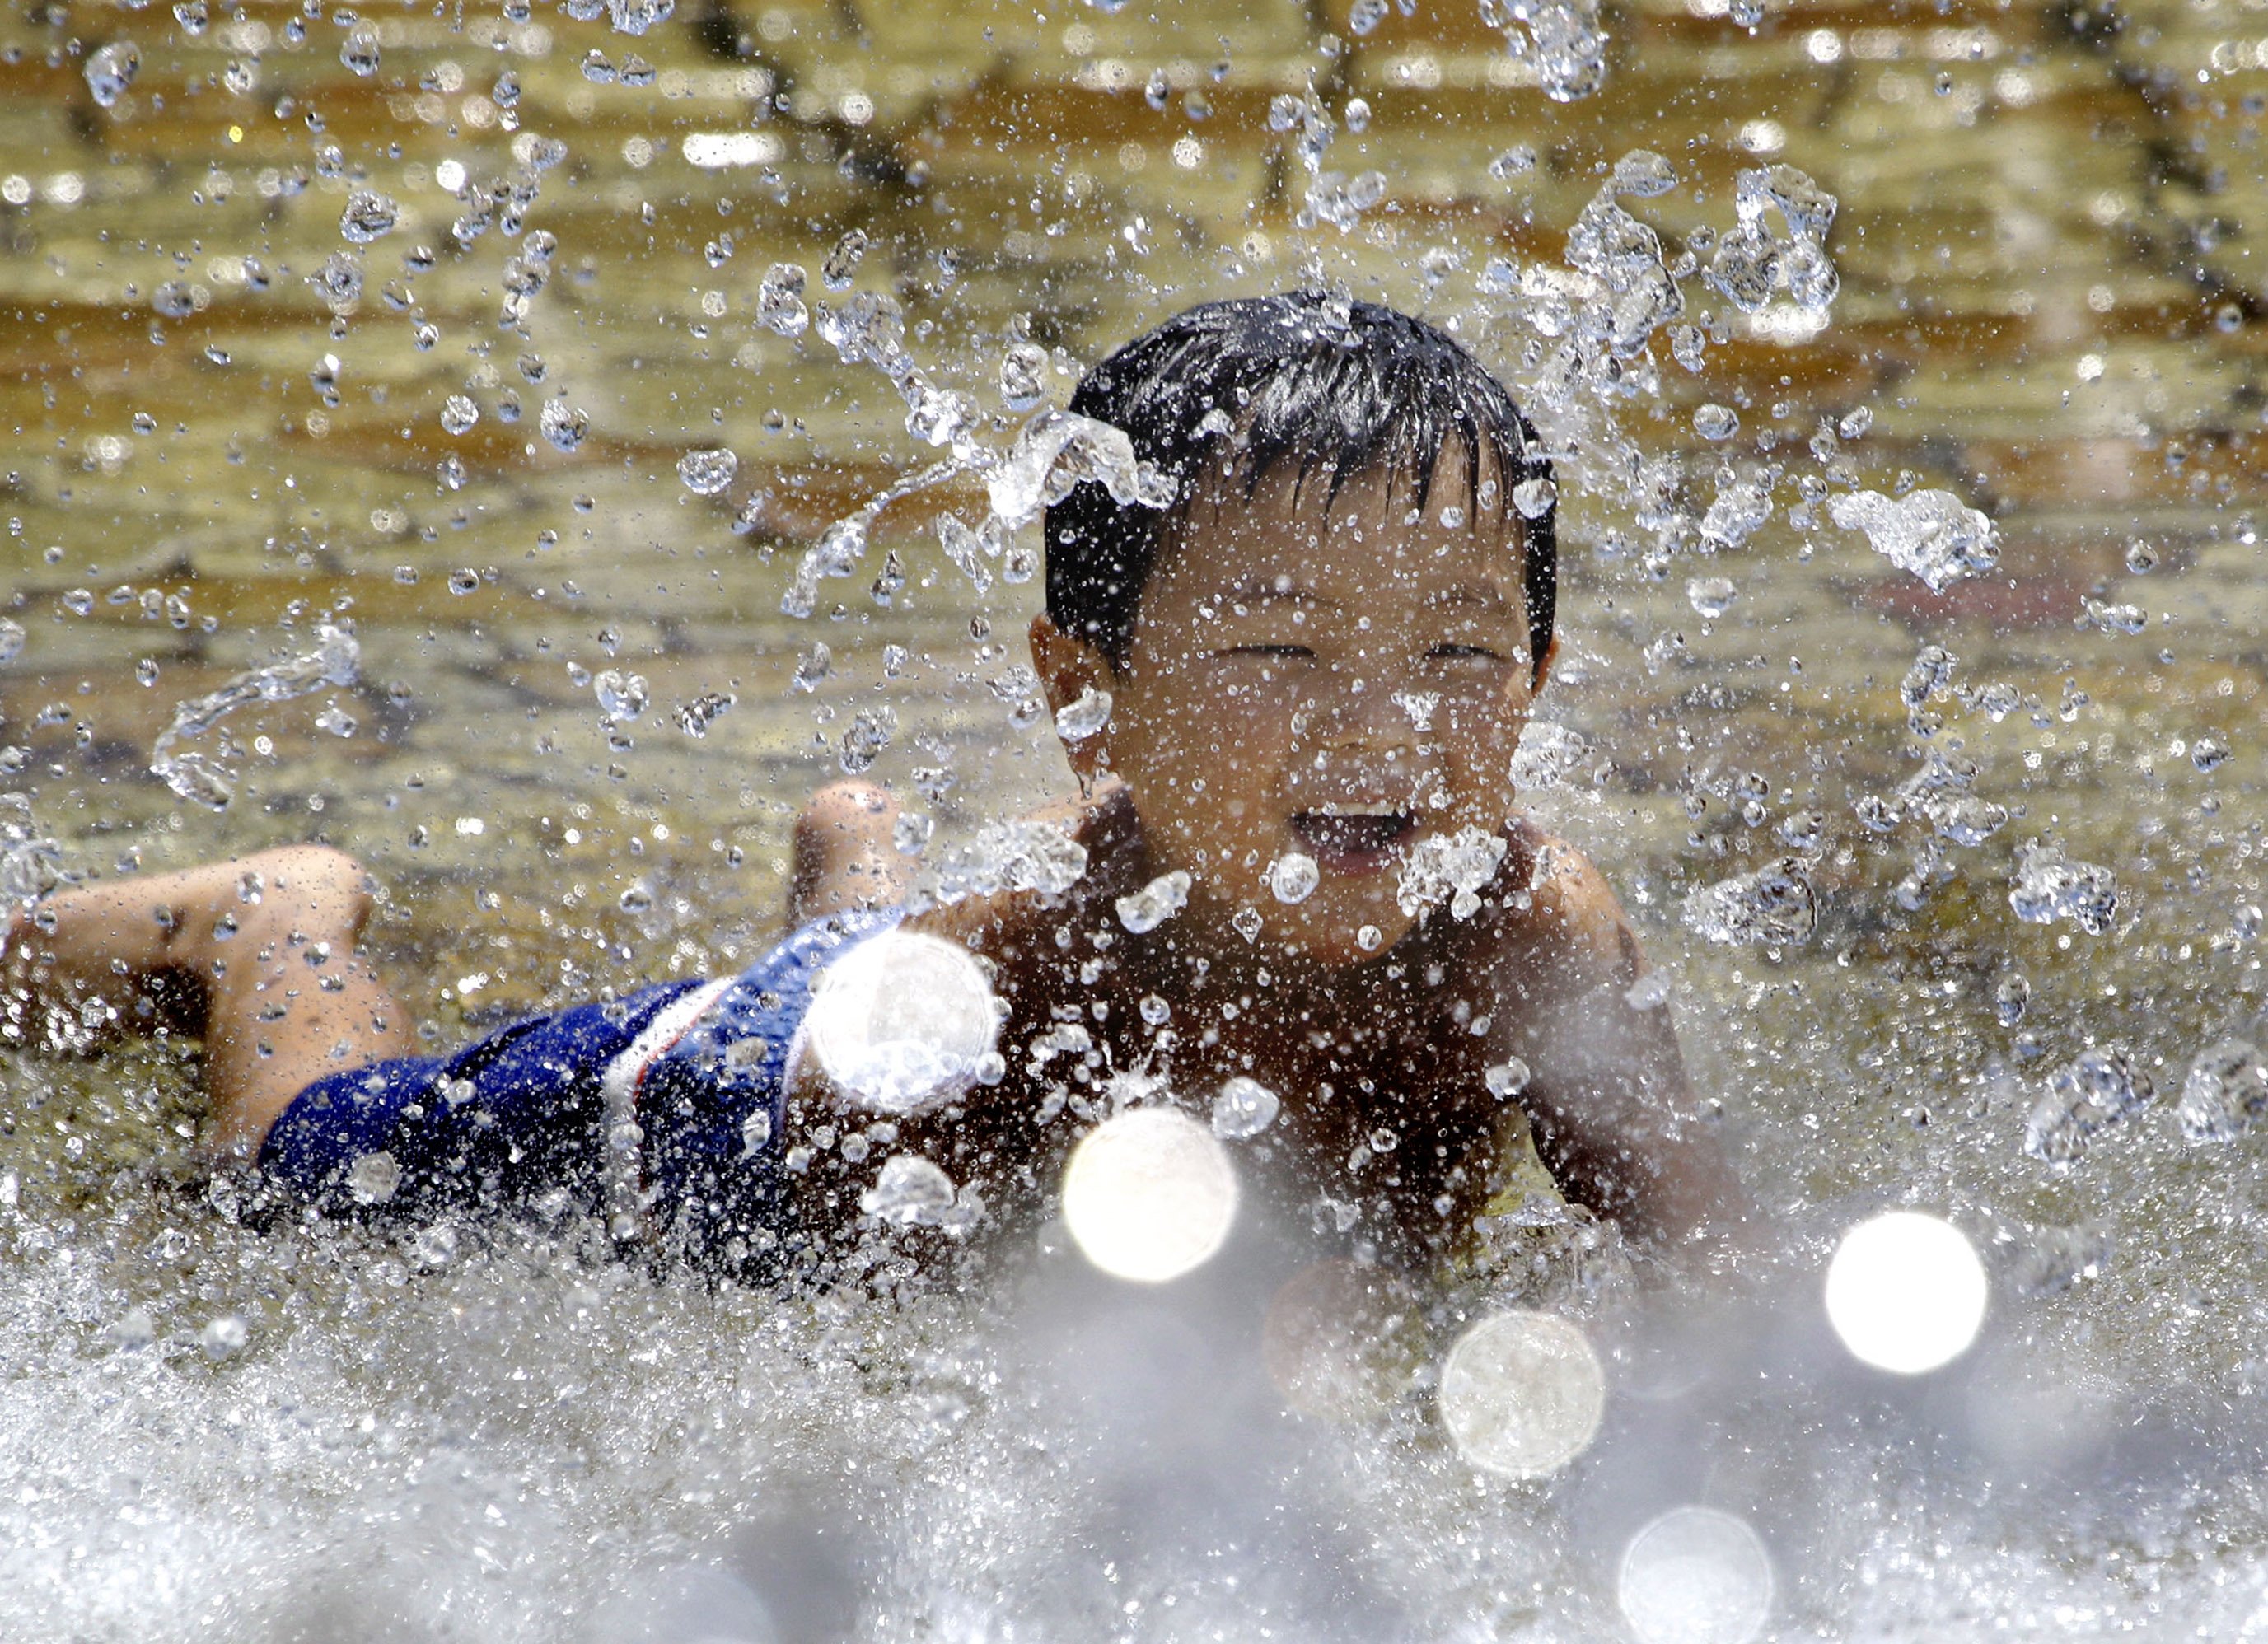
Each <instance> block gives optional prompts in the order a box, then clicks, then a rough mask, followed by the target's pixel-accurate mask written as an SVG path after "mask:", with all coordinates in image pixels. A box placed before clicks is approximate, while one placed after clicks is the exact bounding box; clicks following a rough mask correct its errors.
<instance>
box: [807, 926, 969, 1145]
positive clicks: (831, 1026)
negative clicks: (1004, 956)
mask: <svg viewBox="0 0 2268 1644" xmlns="http://www.w3.org/2000/svg"><path fill="white" fill-rule="evenodd" d="M805 1027H806V1031H807V1032H808V1033H809V1034H810V1036H811V1050H812V1054H814V1056H816V1057H817V1058H818V1059H819V1065H820V1067H821V1068H822V1069H824V1070H825V1072H826V1074H827V1076H828V1078H829V1079H831V1080H833V1081H834V1082H835V1084H836V1087H837V1088H838V1089H840V1090H843V1091H845V1092H846V1093H849V1094H851V1095H852V1096H855V1097H857V1098H858V1101H859V1102H861V1103H862V1104H864V1105H865V1106H867V1107H870V1108H872V1109H873V1110H875V1111H876V1112H883V1113H892V1114H905V1113H918V1112H925V1111H926V1110H928V1109H930V1108H932V1107H936V1106H939V1105H942V1104H943V1103H945V1102H948V1101H950V1100H952V1099H953V1098H954V1097H955V1096H958V1095H959V1094H961V1092H962V1091H963V1090H967V1089H968V1086H969V1084H970V1083H973V1082H974V1081H975V1079H976V1076H977V1071H978V1066H979V1063H980V1062H981V1061H982V1060H983V1058H984V1056H985V1055H986V1054H987V1053H990V1050H991V1049H992V1045H993V1041H994V1039H996V1038H997V1037H998V1033H999V1031H1000V1022H999V1016H998V1012H996V1011H995V1010H994V1009H993V1007H992V987H991V984H990V982H988V981H986V980H985V977H984V972H983V967H982V966H980V965H978V964H977V963H976V960H975V959H973V958H970V957H969V955H968V952H967V950H964V949H963V948H961V946H960V945H959V944H957V943H951V942H947V941H946V940H945V939H944V938H943V937H941V936H921V935H918V934H917V933H915V932H913V931H909V930H890V931H885V932H883V933H882V934H881V935H880V936H873V937H871V938H869V939H868V940H866V941H865V942H862V943H859V944H858V946H857V947H855V948H853V949H851V950H850V951H849V952H848V953H846V954H844V955H843V957H842V958H839V959H837V960H836V961H835V963H834V964H833V965H829V966H828V968H827V971H826V973H825V974H824V975H822V976H821V978H820V979H819V986H818V987H817V989H816V990H815V991H814V994H813V995H812V1001H811V1013H810V1015H809V1016H806V1018H805Z"/></svg>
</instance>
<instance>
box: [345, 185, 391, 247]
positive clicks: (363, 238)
mask: <svg viewBox="0 0 2268 1644" xmlns="http://www.w3.org/2000/svg"><path fill="white" fill-rule="evenodd" d="M400 215H401V209H400V208H399V207H397V206H396V205H395V204H394V201H393V199H392V197H391V196H390V195H387V194H380V193H379V192H378V190H376V189H375V188H357V189H356V190H354V192H353V193H351V194H348V195H347V203H346V206H345V209H342V211H341V212H340V213H339V232H340V234H342V236H344V237H345V238H346V239H349V240H351V241H352V242H353V243H354V244H356V245H357V246H367V245H369V244H370V243H371V241H372V240H374V239H381V238H383V237H384V236H386V235H387V234H391V233H392V232H394V222H395V220H396V218H397V217H399V216H400Z"/></svg>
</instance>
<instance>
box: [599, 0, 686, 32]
mask: <svg viewBox="0 0 2268 1644" xmlns="http://www.w3.org/2000/svg"><path fill="white" fill-rule="evenodd" d="M676 10H677V0H607V15H608V18H610V19H611V20H612V21H613V23H614V26H615V33H618V34H643V33H645V32H646V31H647V30H648V29H651V28H652V27H654V26H657V25H659V24H662V23H666V22H667V21H668V20H669V18H670V14H671V13H673V12H674V11H676ZM593 15H595V13H594V14H593Z"/></svg>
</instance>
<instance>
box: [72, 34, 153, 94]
mask: <svg viewBox="0 0 2268 1644" xmlns="http://www.w3.org/2000/svg"><path fill="white" fill-rule="evenodd" d="M141 68H142V54H141V52H140V51H139V50H137V49H136V47H135V44H134V42H133V41H132V40H113V41H111V42H110V44H108V45H107V46H105V47H103V48H101V49H100V50H99V51H97V52H95V53H94V54H93V55H91V56H89V57H88V58H87V60H86V68H85V74H86V88H87V90H88V91H90V92H93V93H94V100H95V101H96V102H97V103H99V104H100V105H101V106H103V107H105V108H108V107H110V106H112V105H114V104H115V103H116V102H117V101H118V99H120V98H122V97H123V96H125V95H126V88H127V87H128V86H129V85H131V84H134V77H135V75H136V74H137V73H138V72H140V70H141Z"/></svg>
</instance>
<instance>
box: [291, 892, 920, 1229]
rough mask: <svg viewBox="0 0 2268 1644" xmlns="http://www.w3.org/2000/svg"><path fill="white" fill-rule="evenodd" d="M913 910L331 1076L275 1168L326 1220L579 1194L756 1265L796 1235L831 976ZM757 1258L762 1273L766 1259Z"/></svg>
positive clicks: (595, 1206)
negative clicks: (792, 1147) (792, 1106)
mask: <svg viewBox="0 0 2268 1644" xmlns="http://www.w3.org/2000/svg"><path fill="white" fill-rule="evenodd" d="M898 918H899V915H898V914H897V913H896V912H895V911H890V912H886V913H872V914H866V913H861V914H839V915H835V916H831V917H829V918H827V919H823V920H820V921H815V922H814V923H812V924H809V925H806V926H805V927H804V928H802V929H800V930H798V931H796V932H795V933H794V934H793V935H792V936H788V937H787V938H786V939H784V941H782V942H781V943H779V944H778V945H777V946H776V947H774V948H773V949H771V950H770V951H769V952H768V953H766V954H765V955H764V956H763V958H761V959H759V960H757V961H756V962H755V964H754V965H750V966H749V967H748V968H747V970H746V971H744V972H741V973H740V975H739V976H736V977H731V978H727V979H725V980H718V981H702V980H684V981H674V982H663V983H660V984H659V985H658V986H655V987H647V988H644V989H641V990H639V991H638V992H637V993H633V994H629V995H628V996H626V997H624V998H621V999H617V1000H613V1001H610V1002H605V1003H593V1004H583V1005H577V1006H574V1007H573V1008H571V1009H566V1010H562V1011H559V1012H557V1013H556V1014H554V1015H551V1016H534V1017H531V1018H530V1019H528V1020H527V1021H524V1022H515V1023H513V1024H512V1025H511V1026H509V1027H505V1028H501V1029H499V1030H498V1031H496V1032H494V1033H491V1034H490V1035H489V1036H488V1037H487V1038H485V1039H481V1040H479V1041H478V1042H477V1043H475V1044H473V1045H469V1046H467V1047H466V1048H464V1049H463V1050H460V1051H459V1052H457V1053H456V1054H454V1055H453V1056H447V1057H434V1056H417V1057H406V1058H403V1059H401V1060H399V1061H380V1062H373V1063H370V1064H368V1065H365V1066H364V1067H360V1068H354V1069H352V1070H350V1071H349V1072H345V1073H339V1074H332V1075H328V1076H327V1077H324V1078H321V1079H319V1080H317V1081H316V1082H315V1083H313V1084H311V1085H309V1086H308V1087H307V1088H306V1090H302V1091H301V1092H300V1093H299V1094H298V1096H297V1097H294V1098H293V1099H292V1102H291V1105H290V1106H289V1107H287V1108H285V1109H284V1112H283V1113H282V1114H281V1115H279V1116H278V1117H277V1119H276V1123H275V1125H274V1126H273V1127H271V1128H270V1129H269V1133H268V1137H267V1140H266V1141H265V1142H263V1143H262V1144H261V1149H260V1158H259V1163H260V1169H261V1173H262V1174H263V1175H264V1176H266V1177H267V1178H269V1180H270V1181H273V1182H275V1183H277V1184H279V1185H282V1186H283V1187H284V1188H286V1189H287V1190H289V1192H290V1193H292V1194H293V1195H294V1196H296V1197H298V1198H300V1199H302V1200H306V1201H307V1202H308V1203H310V1204H312V1205H314V1206H316V1207H319V1208H320V1210H322V1211H323V1212H324V1213H326V1214H328V1215H342V1216H369V1215H383V1216H388V1217H393V1216H407V1217H421V1216H428V1215H434V1214H436V1213H438V1212H441V1211H444V1210H447V1209H452V1208H458V1209H463V1208H471V1207H509V1206H512V1205H526V1204H530V1203H533V1202H534V1201H535V1200H539V1199H541V1198H543V1197H545V1196H546V1195H548V1194H550V1193H553V1192H554V1191H555V1190H557V1189H562V1188H563V1189H565V1190H566V1192H567V1193H569V1194H570V1195H571V1197H572V1198H573V1200H575V1201H576V1202H578V1204H580V1205H581V1206H582V1207H584V1208H585V1209H587V1210H591V1211H594V1212H597V1213H600V1214H601V1215H604V1216H605V1217H606V1219H607V1222H608V1227H609V1229H611V1230H612V1231H613V1232H614V1233H615V1235H616V1237H620V1238H622V1239H625V1240H637V1239H642V1238H650V1239H656V1240H659V1241H661V1242H663V1243H666V1244H669V1245H671V1246H673V1247H674V1248H678V1249H681V1250H682V1251H685V1252H686V1253H688V1254H689V1255H692V1256H694V1257H695V1258H696V1259H705V1260H708V1261H711V1262H713V1263H715V1264H716V1265H722V1266H735V1267H738V1266H747V1265H748V1262H749V1259H750V1258H751V1257H752V1256H755V1254H757V1253H759V1252H761V1251H764V1250H767V1249H770V1248H771V1247H773V1246H774V1245H775V1244H777V1241H778V1239H779V1238H780V1237H781V1236H782V1234H783V1233H784V1232H785V1231H786V1212H785V1199H786V1195H785V1193H784V1188H783V1185H782V1183H781V1181H780V1173H779V1171H778V1168H777V1157H778V1155H779V1154H780V1152H781V1151H782V1150H783V1149H784V1134H785V1131H786V1120H787V1075H788V1072H789V1069H790V1068H791V1067H792V1056H793V1055H794V1053H795V1050H796V1038H797V1032H798V1030H799V1028H800V1026H801V1024H802V1022H803V1018H804V1015H805V1013H806V1010H807V1009H809V1007H810V1003H811V995H812V989H813V987H814V984H815V983H816V981H817V980H818V978H819V975H820V972H822V971H823V970H824V969H825V968H826V967H827V966H828V965H829V964H831V963H833V962H834V960H836V958H839V957H841V955H842V954H843V953H844V952H846V951H848V950H850V949H851V947H854V946H856V945H857V944H858V943H860V942H862V941H864V940H865V939H866V938H867V937H869V936H875V935H877V934H879V933H880V932H881V931H884V930H887V929H888V928H891V927H892V926H894V925H895V924H896V923H897V921H898ZM757 1265H760V1266H761V1265H762V1264H761V1263H759V1264H757Z"/></svg>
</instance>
